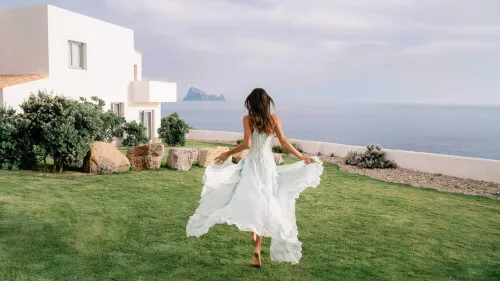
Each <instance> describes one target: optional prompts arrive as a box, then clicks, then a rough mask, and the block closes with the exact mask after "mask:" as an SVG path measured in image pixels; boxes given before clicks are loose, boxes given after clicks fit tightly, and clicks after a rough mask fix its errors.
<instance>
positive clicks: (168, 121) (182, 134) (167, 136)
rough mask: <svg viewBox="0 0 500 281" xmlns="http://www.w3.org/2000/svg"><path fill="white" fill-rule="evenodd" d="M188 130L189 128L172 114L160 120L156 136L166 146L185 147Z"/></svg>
mask: <svg viewBox="0 0 500 281" xmlns="http://www.w3.org/2000/svg"><path fill="white" fill-rule="evenodd" d="M189 128H190V126H189V125H188V124H187V123H186V122H184V120H182V119H181V118H180V117H179V114H178V113H177V112H174V113H172V114H170V115H169V116H167V117H164V118H163V119H161V127H160V129H158V134H159V135H160V138H161V139H162V140H163V141H164V142H165V143H166V144H167V145H168V146H177V145H185V144H186V134H187V133H188V132H189Z"/></svg>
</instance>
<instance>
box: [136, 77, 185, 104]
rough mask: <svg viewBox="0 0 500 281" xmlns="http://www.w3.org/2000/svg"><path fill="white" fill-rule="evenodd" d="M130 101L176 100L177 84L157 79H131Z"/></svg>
mask: <svg viewBox="0 0 500 281" xmlns="http://www.w3.org/2000/svg"><path fill="white" fill-rule="evenodd" d="M131 84H132V86H131V88H132V102H136V103H156V102H177V84H176V83H167V82H159V81H132V82H131Z"/></svg>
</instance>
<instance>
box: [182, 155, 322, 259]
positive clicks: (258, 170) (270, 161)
mask: <svg viewBox="0 0 500 281" xmlns="http://www.w3.org/2000/svg"><path fill="white" fill-rule="evenodd" d="M313 159H314V160H315V161H316V162H315V163H312V164H309V165H308V164H306V163H304V161H300V162H296V163H294V164H290V165H282V166H276V164H275V163H274V157H273V154H272V153H271V151H270V149H269V151H253V153H250V154H249V156H248V158H246V159H243V160H242V161H240V163H238V164H233V163H231V162H229V161H226V162H225V163H223V164H222V165H212V166H209V167H208V168H207V169H206V170H205V175H204V177H203V190H202V192H201V200H200V201H199V207H198V208H197V210H196V211H195V213H194V215H192V216H191V217H190V218H189V221H188V224H187V227H186V232H187V235H188V236H195V237H199V236H201V235H203V234H205V233H207V232H208V230H209V228H210V227H212V226H213V225H215V224H224V223H226V224H228V225H235V226H236V227H238V228H239V229H240V230H242V231H248V232H255V233H256V234H257V235H259V236H264V237H271V238H272V239H271V249H270V254H271V259H272V260H273V261H280V262H291V263H294V264H295V263H298V262H299V260H300V259H301V257H302V243H301V242H300V241H299V240H298V231H297V226H296V222H295V200H296V199H297V198H298V197H299V196H300V194H301V193H302V191H304V190H305V189H306V188H307V187H317V186H318V185H319V184H320V176H321V175H322V173H323V163H322V162H321V161H320V160H319V159H318V158H317V157H314V158H313Z"/></svg>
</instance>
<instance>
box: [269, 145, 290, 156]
mask: <svg viewBox="0 0 500 281" xmlns="http://www.w3.org/2000/svg"><path fill="white" fill-rule="evenodd" d="M273 152H274V153H284V154H288V151H286V149H285V148H284V147H283V146H281V145H275V146H273Z"/></svg>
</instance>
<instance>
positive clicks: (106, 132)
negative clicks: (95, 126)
mask: <svg viewBox="0 0 500 281" xmlns="http://www.w3.org/2000/svg"><path fill="white" fill-rule="evenodd" d="M101 119H102V121H103V128H102V130H101V132H100V133H99V135H98V136H97V139H96V140H97V141H106V142H112V141H113V139H114V138H123V135H124V132H125V131H124V130H123V126H124V125H125V123H126V122H127V121H126V120H125V118H124V117H121V116H118V115H116V114H115V113H114V112H113V111H111V110H108V111H106V112H103V113H102V114H101Z"/></svg>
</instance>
